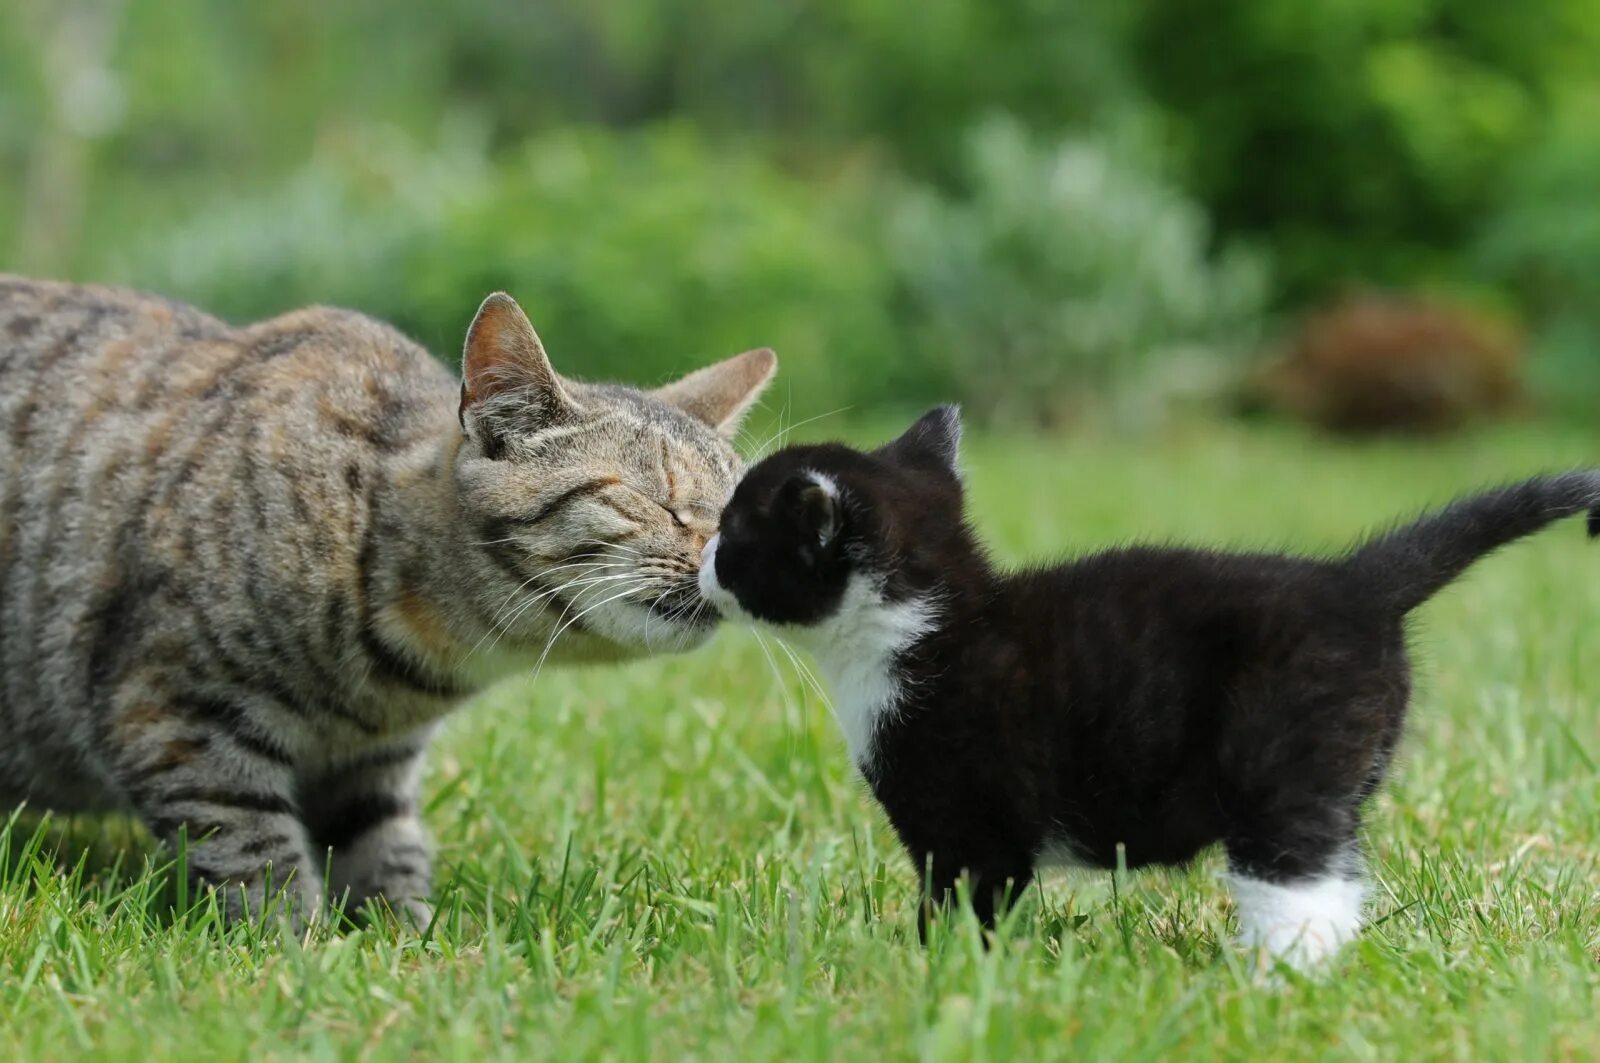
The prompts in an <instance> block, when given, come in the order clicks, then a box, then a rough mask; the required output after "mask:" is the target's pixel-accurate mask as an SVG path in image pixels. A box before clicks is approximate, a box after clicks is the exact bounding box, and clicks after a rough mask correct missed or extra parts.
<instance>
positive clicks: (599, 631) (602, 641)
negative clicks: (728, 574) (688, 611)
mask: <svg viewBox="0 0 1600 1063" xmlns="http://www.w3.org/2000/svg"><path fill="white" fill-rule="evenodd" d="M604 612H605V614H606V615H605V616H603V617H602V616H601V615H600V614H599V612H597V613H596V614H595V616H593V617H591V618H588V621H587V626H588V629H589V630H588V632H587V637H586V638H585V639H584V642H585V643H586V644H588V645H589V646H592V647H593V649H592V650H591V651H590V652H592V653H593V654H594V656H592V657H590V658H588V659H590V660H593V661H595V662H596V663H600V662H615V661H627V660H636V659H638V658H641V657H656V656H660V655H662V654H668V653H684V652H687V651H689V650H692V649H696V648H697V647H699V646H703V645H705V643H706V642H708V641H709V640H710V638H711V636H712V635H713V634H715V633H716V630H717V617H716V615H715V614H714V613H711V612H710V611H709V610H704V611H700V612H698V613H697V614H696V619H695V620H694V621H692V622H687V623H686V622H684V621H681V620H665V619H663V618H662V617H661V616H660V614H659V613H657V612H653V611H651V610H649V609H647V608H644V607H642V606H637V605H633V604H631V603H628V604H624V605H622V607H621V608H613V609H606V610H604ZM575 648H576V647H575ZM579 652H580V653H581V652H583V651H581V650H580V651H579ZM574 659H576V658H574Z"/></svg>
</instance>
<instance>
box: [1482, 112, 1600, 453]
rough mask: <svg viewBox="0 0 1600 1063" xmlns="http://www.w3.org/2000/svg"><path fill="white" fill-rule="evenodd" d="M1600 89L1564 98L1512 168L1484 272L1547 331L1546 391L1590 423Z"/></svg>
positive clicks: (1598, 245) (1598, 382)
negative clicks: (1536, 139) (1548, 122)
mask: <svg viewBox="0 0 1600 1063" xmlns="http://www.w3.org/2000/svg"><path fill="white" fill-rule="evenodd" d="M1597 193H1600V92H1595V93H1584V94H1580V95H1576V96H1574V97H1572V98H1569V99H1568V100H1566V101H1564V105H1563V106H1562V107H1561V108H1559V109H1558V111H1557V113H1556V115H1555V116H1554V118H1553V120H1552V121H1551V123H1550V125H1549V128H1548V129H1547V130H1546V132H1545V134H1544V135H1543V136H1542V137H1541V138H1540V139H1539V140H1538V141H1537V142H1536V143H1535V144H1533V145H1531V146H1530V147H1529V149H1528V150H1527V151H1526V152H1524V153H1522V154H1521V155H1520V156H1519V157H1518V158H1517V159H1516V160H1514V161H1513V163H1512V172H1511V177H1510V180H1509V182H1508V188H1507V193H1506V196H1505V199H1504V202H1503V203H1502V204H1501V205H1500V207H1499V209H1497V210H1496V211H1495V212H1494V213H1492V214H1491V215H1490V217H1489V219H1488V221H1487V222H1486V224H1485V225H1484V227H1483V231H1482V233H1481V235H1480V237H1479V240H1478V243H1477V247H1476V249H1475V251H1476V261H1477V264H1478V266H1479V268H1480V269H1481V271H1482V274H1483V275H1484V276H1485V277H1486V278H1487V279H1489V280H1490V281H1492V282H1494V283H1496V284H1498V285H1502V286H1503V287H1504V288H1505V289H1506V290H1509V291H1510V292H1512V293H1514V294H1515V295H1516V296H1517V297H1518V298H1519V301H1520V302H1521V304H1522V305H1523V306H1524V307H1526V308H1527V310H1528V312H1529V313H1530V314H1531V315H1532V316H1533V317H1534V319H1535V320H1537V321H1539V322H1540V323H1541V325H1542V328H1541V330H1540V335H1539V337H1538V348H1537V350H1538V355H1539V357H1538V358H1537V360H1536V361H1535V367H1536V371H1537V376H1538V383H1539V385H1540V387H1539V390H1540V391H1541V393H1543V394H1544V395H1545V396H1547V401H1548V402H1549V403H1551V404H1553V405H1555V406H1557V407H1558V408H1561V409H1563V410H1564V411H1565V412H1568V413H1571V414H1573V415H1575V416H1578V417H1581V418H1583V419H1585V420H1587V421H1590V422H1592V421H1593V420H1594V417H1595V411H1596V409H1600V194H1597Z"/></svg>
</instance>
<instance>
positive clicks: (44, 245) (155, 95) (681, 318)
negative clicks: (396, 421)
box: [0, 0, 1600, 420]
mask: <svg viewBox="0 0 1600 1063" xmlns="http://www.w3.org/2000/svg"><path fill="white" fill-rule="evenodd" d="M1597 54H1600V0H1525V2H1524V3H1521V4H1517V5H1507V4H1505V3H1504V2H1503V0H1256V2H1252V3H1247V4H1239V3H1230V2H1226V0H1129V2H1127V3H1124V4H1104V3H1096V2H1094V0H1053V2H1046V0H928V2H926V3H923V4H919V5H917V6H916V7H915V9H914V10H912V9H908V8H907V7H906V6H905V5H904V4H901V3H896V2H892V0H807V2H805V3H788V4H750V3H742V2H736V0H650V2H646V0H608V2H607V3H603V4H599V3H592V2H589V0H541V2H540V3H539V4H537V5H529V4H526V3H524V2H522V0H462V2H459V3H454V4H447V5H439V4H424V3H418V2H415V0H412V2H406V0H346V2H342V3H338V4H327V3H323V2H321V0H275V2H274V3H272V4H240V3H236V2H233V0H120V2H116V3H97V2H89V0H62V2H53V0H14V2H12V3H8V4H0V256H3V257H0V268H7V269H17V270H22V271H25V272H38V273H45V274H52V275H64V276H69V277H75V278H80V279H117V280H122V281H124V282H129V283H134V284H138V285H140V286H143V287H146V288H161V289H164V290H167V291H169V292H172V293H173V294H177V295H181V296H185V297H188V298H190V299H193V300H194V301H196V302H199V303H201V304H203V305H206V306H208V307H212V308H215V309H218V310H220V311H221V312H223V313H225V314H227V315H229V316H232V317H237V318H243V317H254V316H258V315H260V314H262V313H268V312H272V311H276V310H280V309H284V308H286V307H288V306H290V305H294V304H297V303H300V302H305V301H308V300H321V301H327V302H340V303H345V304H348V305H353V306H355V307H357V308H359V309H363V310H367V311H369V312H372V313H375V314H379V315H382V316H385V317H388V318H391V319H393V320H395V321H397V322H398V323H400V324H402V325H403V326H404V327H406V328H407V329H409V330H410V331H412V332H414V333H415V334H417V335H418V337H419V338H420V339H422V340H423V341H424V342H426V343H428V344H429V345H430V346H432V347H433V348H435V349H436V350H439V351H440V352H441V353H448V352H451V351H453V350H454V349H455V348H456V345H457V344H458V343H459V336H460V332H461V329H462V328H463V326H464V323H465V319H466V317H467V315H468V314H470V312H471V307H472V306H473V305H474V304H475V302H476V300H477V298H478V297H479V296H481V294H482V291H483V289H484V288H486V287H490V286H504V287H508V288H510V289H512V290H514V291H516V292H517V293H518V294H519V296H521V297H522V298H523V299H524V300H525V301H526V302H527V303H528V304H529V307H530V310H531V311H532V312H533V314H534V318H535V321H536V323H538V324H539V325H540V327H541V328H542V329H543V330H544V331H545V332H546V333H548V336H547V338H548V339H549V341H550V343H551V346H552V348H553V349H554V350H555V351H556V352H557V353H558V356H559V355H560V354H561V352H563V351H570V352H571V353H572V354H573V355H575V356H577V357H579V358H580V359H582V361H583V367H584V368H585V369H586V371H590V372H592V373H594V374H597V375H599V374H604V375H618V376H629V377H633V378H635V379H642V380H648V379H652V378H656V377H659V376H661V375H664V374H665V373H667V372H668V371H674V370H678V369H681V368H683V367H684V366H686V365H688V364H692V363H694V362H696V361H700V360H703V359H704V358H707V357H711V356H713V355H715V354H719V353H724V352H727V351H731V350H734V349H738V348H742V347H747V346H750V345H752V344H757V343H771V344H773V345H775V346H777V347H779V348H780V352H781V353H782V354H783V355H784V360H785V366H786V372H785V375H784V379H785V380H786V381H788V382H789V385H790V387H791V388H792V400H793V404H794V405H795V406H796V407H805V408H806V409H808V410H815V409H817V408H825V409H831V408H834V407H836V406H839V405H844V404H854V405H868V404H879V403H883V402H893V403H903V404H910V403H914V402H922V401H926V400H927V399H930V398H934V397H949V398H957V399H966V400H968V401H969V403H970V404H971V405H973V406H974V407H975V409H976V410H978V411H982V412H987V413H991V414H1004V415H1006V416H1012V417H1025V418H1038V419H1044V420H1050V419H1055V418H1059V417H1061V416H1063V415H1064V414H1067V413H1070V412H1071V411H1072V410H1073V409H1074V408H1077V407H1081V406H1082V405H1083V404H1084V402H1085V400H1086V399H1088V398H1094V399H1099V398H1100V397H1102V396H1106V395H1112V396H1115V397H1116V398H1117V400H1118V403H1119V405H1126V406H1130V407H1132V408H1136V409H1142V408H1154V407H1156V406H1158V405H1159V402H1158V401H1157V400H1158V399H1159V396H1160V394H1161V393H1163V392H1168V391H1171V390H1173V389H1174V388H1181V387H1187V386H1189V384H1190V383H1192V382H1194V381H1197V380H1204V379H1207V378H1209V377H1210V375H1211V374H1212V370H1211V369H1210V368H1208V367H1214V366H1215V365H1218V364H1223V363H1225V362H1226V360H1227V359H1228V358H1229V357H1230V356H1231V352H1232V351H1235V350H1238V349H1240V348H1244V347H1248V346H1250V345H1252V344H1253V342H1254V337H1255V335H1256V333H1257V332H1258V331H1259V328H1260V326H1259V324H1258V321H1259V319H1260V317H1261V316H1262V312H1263V308H1270V309H1271V310H1272V311H1273V312H1275V313H1277V312H1284V313H1290V314H1292V313H1294V312H1295V311H1297V310H1298V309H1300V308H1303V307H1306V306H1315V305H1318V304H1320V303H1321V302H1322V301H1324V300H1326V299H1327V298H1328V297H1329V296H1330V295H1332V294H1336V293H1338V292H1340V291H1343V290H1345V289H1346V288H1348V287H1349V286H1351V285H1352V284H1354V285H1377V286H1379V287H1383V288H1386V289H1390V290H1396V291H1399V290H1455V291H1460V290H1463V289H1467V290H1471V289H1473V288H1477V289H1478V290H1477V291H1476V292H1475V294H1476V295H1478V296H1482V295H1483V294H1484V293H1483V291H1482V288H1483V287H1484V286H1486V285H1487V286H1492V287H1493V288H1494V289H1495V290H1496V291H1497V292H1500V293H1504V295H1503V302H1505V303H1506V304H1507V305H1508V307H1509V308H1510V309H1511V310H1513V311H1514V312H1519V313H1520V314H1521V315H1522V316H1524V317H1525V318H1526V319H1527V320H1528V321H1529V323H1530V325H1531V326H1532V328H1533V330H1534V335H1535V342H1534V345H1533V350H1534V351H1535V353H1536V355H1537V359H1536V364H1535V367H1534V368H1535V372H1534V374H1533V379H1534V380H1535V381H1542V382H1544V383H1545V385H1546V386H1550V385H1552V384H1553V385H1554V386H1555V387H1556V389H1557V394H1558V396H1560V397H1563V398H1567V397H1570V396H1576V395H1583V396H1584V397H1585V398H1584V400H1583V401H1584V402H1588V403H1589V406H1584V405H1583V404H1582V403H1581V402H1579V401H1578V400H1576V399H1571V400H1570V401H1571V405H1573V407H1574V408H1575V409H1576V410H1578V411H1579V412H1580V413H1581V414H1582V415H1584V416H1588V411H1589V409H1590V408H1592V404H1593V402H1595V401H1600V357H1597V356H1596V354H1595V351H1596V349H1597V344H1600V320H1597V313H1600V312H1597V311H1596V310H1595V309H1594V308H1595V307H1596V306H1600V298H1596V297H1595V293H1594V291H1593V285H1594V283H1595V281H1594V278H1595V277H1596V276H1600V273H1597V271H1596V270H1595V268H1593V260H1594V258H1595V256H1596V254H1597V252H1596V250H1595V247H1596V245H1597V244H1600V239H1597V238H1595V237H1593V236H1592V232H1591V230H1593V229H1594V228H1595V227H1596V225H1600V223H1595V224H1591V222H1592V221H1593V214H1594V212H1595V210H1596V209H1597V208H1596V206H1595V199H1594V197H1593V196H1591V195H1590V194H1589V193H1588V187H1589V185H1591V184H1592V178H1593V174H1594V173H1595V172H1596V168H1597V167H1600V158H1597V153H1600V115H1597V113H1596V111H1597V107H1596V105H1595V103H1594V101H1595V100H1596V98H1597V96H1600V63H1596V62H1595V56H1596V55H1597ZM975 126H977V127H978V128H979V129H980V132H978V133H976V134H972V135H970V136H969V135H967V134H968V132H969V131H970V130H972V129H973V128H974V127H975ZM1130 129H1134V130H1138V131H1139V135H1138V136H1134V137H1130V136H1127V135H1125V131H1127V130H1130ZM1108 130H1111V131H1118V132H1116V133H1107V132H1106V131H1108ZM1152 146H1154V147H1156V148H1159V151H1152V150H1150V149H1151V148H1152ZM1242 246H1248V247H1249V248H1253V249H1256V252H1257V253H1245V252H1243V251H1241V250H1240V248H1241V247H1242ZM1267 262H1270V263H1271V270H1270V271H1268V270H1266V269H1265V265H1264V264H1265V263H1267ZM784 394H786V393H784V392H781V391H780V392H779V396H780V397H779V400H778V401H779V402H780V403H781V401H782V396H783V395H784Z"/></svg>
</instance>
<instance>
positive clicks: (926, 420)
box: [877, 405, 961, 478]
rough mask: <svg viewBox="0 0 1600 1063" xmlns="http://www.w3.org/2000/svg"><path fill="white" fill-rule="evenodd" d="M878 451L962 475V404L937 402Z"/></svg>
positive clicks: (890, 457)
mask: <svg viewBox="0 0 1600 1063" xmlns="http://www.w3.org/2000/svg"><path fill="white" fill-rule="evenodd" d="M877 454H878V456H879V457H881V458H886V459H888V460H889V461H893V462H896V463H898V464H901V465H929V464H932V465H937V466H938V467H940V468H942V469H944V470H946V471H947V472H949V473H950V474H951V475H952V476H955V477H957V478H959V477H960V476H961V469H960V467H959V465H958V462H959V461H960V458H961V407H959V406H955V405H949V406H935V407H934V408H933V409H931V410H929V411H928V412H927V413H925V414H923V415H922V416H921V417H919V418H917V422H916V424H913V425H912V426H911V427H910V428H907V429H906V430H905V432H904V433H902V434H901V436H900V438H899V439H896V440H895V441H894V442H892V443H888V444H885V445H884V446H881V447H879V448H878V450H877Z"/></svg>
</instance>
